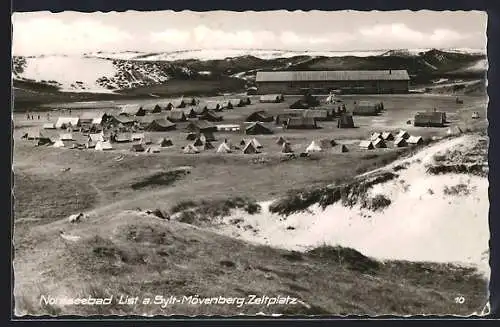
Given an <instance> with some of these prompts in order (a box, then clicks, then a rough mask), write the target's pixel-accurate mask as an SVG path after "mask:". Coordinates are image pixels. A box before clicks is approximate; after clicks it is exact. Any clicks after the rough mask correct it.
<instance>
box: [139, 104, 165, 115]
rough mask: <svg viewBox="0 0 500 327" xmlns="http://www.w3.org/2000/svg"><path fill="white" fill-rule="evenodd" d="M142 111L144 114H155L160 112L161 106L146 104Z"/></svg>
mask: <svg viewBox="0 0 500 327" xmlns="http://www.w3.org/2000/svg"><path fill="white" fill-rule="evenodd" d="M142 109H144V110H145V111H146V112H150V113H157V112H161V106H160V105H159V104H158V103H147V104H144V105H142Z"/></svg>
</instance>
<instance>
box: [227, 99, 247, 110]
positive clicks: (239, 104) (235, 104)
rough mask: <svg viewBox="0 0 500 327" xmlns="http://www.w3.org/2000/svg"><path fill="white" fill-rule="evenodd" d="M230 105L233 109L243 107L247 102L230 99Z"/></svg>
mask: <svg viewBox="0 0 500 327" xmlns="http://www.w3.org/2000/svg"><path fill="white" fill-rule="evenodd" d="M229 103H230V104H231V107H233V108H234V107H243V106H244V105H245V102H244V101H243V99H229Z"/></svg>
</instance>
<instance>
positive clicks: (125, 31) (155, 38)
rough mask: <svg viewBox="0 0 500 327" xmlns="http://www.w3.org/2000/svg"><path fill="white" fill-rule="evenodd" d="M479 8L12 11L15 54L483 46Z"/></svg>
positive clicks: (483, 16)
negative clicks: (461, 9)
mask: <svg viewBox="0 0 500 327" xmlns="http://www.w3.org/2000/svg"><path fill="white" fill-rule="evenodd" d="M486 25H487V14H486V13H485V12H480V11H468V12H467V11H440V12H432V11H418V12H413V11H409V10H407V11H389V12H384V11H372V12H358V11H331V12H328V11H309V12H304V11H294V12H290V11H285V10H281V11H267V12H228V11H212V12H198V13H197V12H192V11H182V12H174V11H157V12H138V11H127V12H110V13H101V12H98V13H80V12H62V13H51V12H48V11H47V12H42V11H41V12H31V13H14V14H13V15H12V29H13V31H12V38H13V39H12V46H13V54H14V55H40V54H82V53H86V52H95V51H104V52H118V51H141V52H171V51H180V50H194V49H266V50H295V51H305V50H309V51H352V50H358V51H359V50H380V49H407V48H411V49H414V48H418V49H420V48H472V49H485V48H486Z"/></svg>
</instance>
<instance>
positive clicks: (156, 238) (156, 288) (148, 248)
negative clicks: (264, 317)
mask: <svg viewBox="0 0 500 327" xmlns="http://www.w3.org/2000/svg"><path fill="white" fill-rule="evenodd" d="M61 231H62V232H63V233H62V234H60V233H61ZM17 247H18V249H17V251H16V258H15V262H14V268H15V281H14V282H15V290H14V295H15V312H16V314H18V315H23V314H31V315H64V314H81V315H87V314H137V315H157V314H159V315H171V314H181V315H199V314H204V315H207V314H210V315H213V314H218V315H237V314H240V313H245V314H256V313H259V312H261V313H264V314H288V315H297V314H305V315H321V314H337V315H339V314H340V315H345V314H360V315H379V314H398V315H407V314H458V315H469V314H471V313H473V312H480V310H481V308H482V307H483V306H484V304H485V302H486V288H487V285H486V283H485V281H484V280H483V279H482V278H481V277H480V276H478V275H477V274H476V273H475V272H474V270H473V269H470V268H460V267H454V266H450V265H440V264H431V263H423V264H420V263H410V262H386V263H383V264H382V263H380V262H378V261H375V260H373V259H370V258H368V257H365V256H363V255H362V254H360V253H359V252H357V251H354V250H351V249H344V248H334V247H320V248H317V249H315V250H314V251H311V252H309V253H298V252H290V251H286V250H280V249H274V248H271V247H267V246H259V245H249V244H247V243H245V242H243V241H239V240H236V239H233V238H230V237H227V236H223V235H217V234H215V233H212V232H208V231H206V230H203V229H200V228H197V227H195V226H191V225H188V224H183V223H179V222H175V221H168V220H163V219H159V218H156V217H154V216H151V215H146V214H142V213H139V212H135V211H123V212H121V213H119V214H116V215H115V216H106V217H89V218H87V219H86V220H84V221H81V222H80V223H78V224H74V223H73V224H71V223H69V222H67V221H66V220H60V221H57V222H53V223H50V224H48V225H43V226H37V227H34V228H33V229H32V230H31V232H30V233H29V235H27V236H26V241H25V242H23V244H22V246H20V245H17ZM252 294H254V295H256V296H257V297H262V296H268V297H278V296H280V297H281V298H283V297H284V298H286V297H287V296H289V297H292V298H297V299H298V300H297V302H296V303H294V304H292V303H289V304H288V305H286V304H281V305H277V304H274V305H267V304H266V303H264V304H250V303H248V304H246V305H242V306H237V305H234V304H233V305H228V304H225V305H224V304H212V305H207V304H205V305H199V304H194V303H188V302H186V303H184V304H183V303H176V304H172V303H170V304H164V302H161V301H160V302H158V303H156V304H154V303H150V304H143V303H142V301H143V300H144V299H145V298H147V297H149V298H150V299H155V298H156V299H158V297H160V299H161V298H165V299H167V298H169V297H170V296H175V297H177V298H178V299H182V298H183V297H184V296H186V297H188V298H189V297H190V296H192V298H195V297H196V298H200V299H204V298H206V297H209V298H212V297H219V296H222V297H236V298H245V301H247V300H249V299H250V298H251V295H252ZM42 296H44V297H45V298H46V299H49V298H50V299H57V300H58V301H61V299H65V298H71V299H74V298H87V299H89V298H94V299H95V298H110V297H111V296H113V299H112V303H111V304H109V305H100V306H98V305H68V304H64V303H59V302H57V303H45V302H44V301H43V298H42ZM122 296H123V297H127V296H128V297H132V298H134V297H138V298H139V299H140V300H139V302H138V303H137V304H120V303H119V299H120V297H122ZM457 296H464V298H465V299H466V302H464V303H456V301H455V298H456V297H457ZM191 301H192V300H191Z"/></svg>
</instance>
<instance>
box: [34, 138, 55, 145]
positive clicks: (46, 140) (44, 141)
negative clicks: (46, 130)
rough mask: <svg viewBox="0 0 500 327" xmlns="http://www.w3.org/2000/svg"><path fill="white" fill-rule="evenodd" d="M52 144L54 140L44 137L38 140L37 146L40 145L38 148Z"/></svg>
mask: <svg viewBox="0 0 500 327" xmlns="http://www.w3.org/2000/svg"><path fill="white" fill-rule="evenodd" d="M52 143H53V142H52V140H51V139H50V138H48V137H44V136H42V137H40V138H38V139H37V141H36V145H38V146H39V145H50V144H52Z"/></svg>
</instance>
